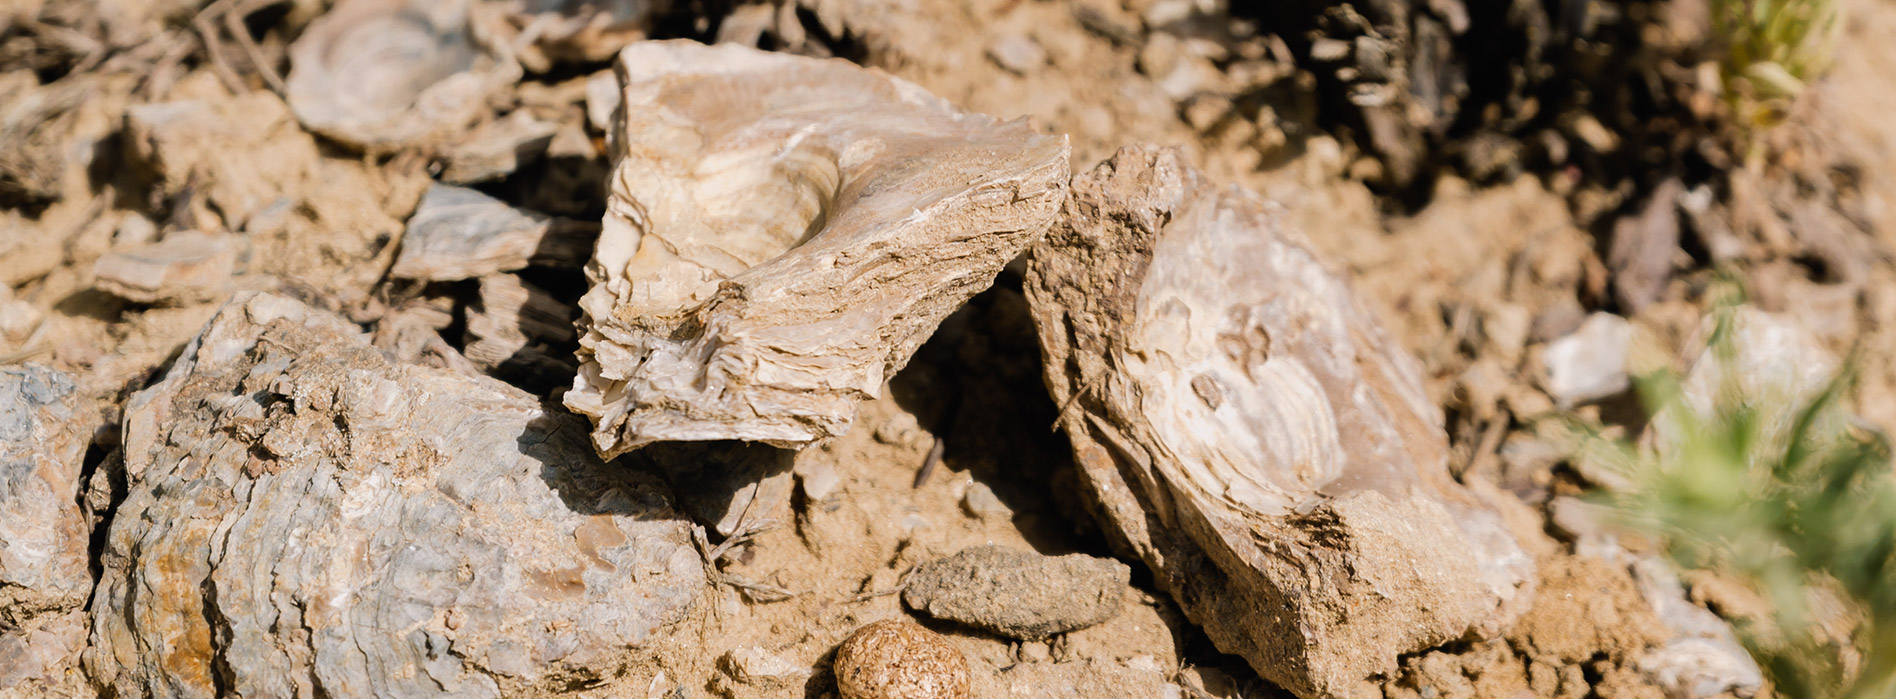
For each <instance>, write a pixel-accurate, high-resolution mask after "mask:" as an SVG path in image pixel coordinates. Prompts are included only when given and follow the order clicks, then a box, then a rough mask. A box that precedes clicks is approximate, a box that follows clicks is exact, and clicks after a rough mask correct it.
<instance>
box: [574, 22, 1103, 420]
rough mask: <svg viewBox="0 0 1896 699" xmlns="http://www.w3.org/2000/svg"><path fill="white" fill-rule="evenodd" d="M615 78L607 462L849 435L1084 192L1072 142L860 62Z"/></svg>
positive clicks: (629, 61)
mask: <svg viewBox="0 0 1896 699" xmlns="http://www.w3.org/2000/svg"><path fill="white" fill-rule="evenodd" d="M617 68H618V72H619V75H620V79H621V81H622V85H623V96H624V99H623V101H622V106H621V108H620V109H619V113H618V114H619V116H618V118H617V121H616V122H615V127H614V129H613V132H612V134H611V140H612V143H613V149H614V156H615V159H616V165H615V167H614V170H613V174H612V176H611V179H610V181H609V188H610V191H609V199H608V202H607V213H606V216H605V220H604V223H603V231H602V233H601V236H600V240H599V243H598V246H597V248H596V249H595V252H594V256H593V260H592V262H591V264H590V265H589V266H588V268H587V275H588V279H589V280H590V282H591V283H592V288H591V289H590V290H589V291H588V292H587V294H586V296H585V297H584V298H583V299H582V300H581V302H580V307H581V310H582V311H583V314H584V317H583V318H582V320H581V328H582V334H581V339H580V350H579V358H580V360H581V366H580V370H579V375H578V377H577V378H576V379H575V380H574V385H573V390H572V391H570V392H568V393H567V394H566V404H567V406H568V407H570V408H572V409H573V410H575V411H577V412H580V413H583V414H585V415H587V416H589V417H591V418H592V420H593V422H594V425H595V429H594V432H593V439H594V442H595V444H596V445H597V446H598V448H599V451H600V453H601V454H603V455H606V456H613V455H616V454H619V453H622V452H625V451H628V450H631V449H635V448H638V447H640V446H642V445H645V444H649V443H651V442H654V441H660V440H667V441H703V440H719V439H738V440H746V441H755V442H767V443H770V444H773V445H776V446H782V447H794V446H801V445H806V444H809V443H811V442H813V441H816V440H818V439H822V438H825V437H829V436H833V435H836V434H840V433H841V432H843V431H844V430H846V429H848V427H849V425H850V422H851V421H852V420H853V419H854V416H855V411H856V404H857V402H858V401H860V400H862V399H865V398H869V397H873V396H875V395H877V394H878V392H879V391H880V389H881V386H882V383H883V379H884V378H885V377H887V376H888V375H890V374H891V373H893V372H894V371H895V370H897V369H900V368H901V367H902V366H903V365H904V364H905V363H906V362H907V361H908V358H909V356H910V355H911V354H913V353H914V351H915V349H916V348H917V347H918V346H919V345H920V344H921V343H922V341H923V340H925V339H927V337H928V335H929V334H930V333H931V332H933V330H934V329H935V327H936V325H937V324H939V323H940V322H941V320H942V318H944V317H946V316H947V315H948V313H949V312H951V311H953V310H954V309H955V308H956V307H958V306H960V305H961V304H962V303H963V302H964V301H966V300H967V299H968V298H970V297H972V296H973V295H974V294H975V293H977V292H979V291H981V290H982V289H985V288H987V286H989V285H990V284H992V283H993V280H994V277H995V275H996V274H998V273H999V272H1000V270H1001V268H1002V267H1003V266H1005V265H1006V264H1007V262H1008V261H1009V260H1011V259H1013V258H1014V257H1015V256H1017V255H1018V254H1019V253H1020V252H1021V251H1022V250H1023V249H1025V247H1026V246H1027V245H1028V244H1029V243H1031V242H1032V241H1033V240H1034V239H1036V238H1037V237H1038V236H1040V235H1041V234H1042V233H1044V231H1045V230H1046V227H1047V226H1048V225H1049V224H1050V223H1051V222H1052V219H1053V216H1054V215H1055V214H1056V213H1057V212H1058V210H1059V206H1060V202H1061V201H1062V200H1063V199H1064V198H1065V194H1066V177H1067V172H1068V170H1067V145H1066V139H1065V137H1064V136H1044V135H1039V134H1037V133H1035V132H1034V130H1033V129H1032V128H1031V127H1029V126H1028V125H1027V124H1026V123H1025V122H1020V121H1016V122H1008V123H1003V122H998V121H996V120H994V119H992V118H990V117H987V116H983V115H979V114H968V113H964V112H960V111H958V110H956V109H954V108H953V107H951V106H949V105H948V104H947V103H946V102H944V101H942V100H940V99H938V98H936V97H934V96H931V95H929V94H927V93H926V92H924V91H923V90H922V89H921V88H919V87H916V86H915V85H912V84H910V83H907V82H904V81H902V80H899V79H896V78H893V77H890V76H888V75H885V74H883V73H881V72H878V71H875V70H871V69H865V68H861V67H858V66H855V65H853V64H851V63H848V62H846V61H841V60H820V59H811V58H802V57H796V56H789V55H782V54H772V53H766V52H762V51H757V50H755V49H750V48H745V47H740V46H732V45H720V46H705V45H702V44H697V43H694V42H689V41H663V42H644V43H639V44H634V45H632V46H630V47H627V48H626V50H625V51H623V52H621V53H620V55H619V59H618V63H617Z"/></svg>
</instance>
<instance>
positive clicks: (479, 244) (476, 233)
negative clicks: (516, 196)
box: [389, 184, 596, 281]
mask: <svg viewBox="0 0 1896 699" xmlns="http://www.w3.org/2000/svg"><path fill="white" fill-rule="evenodd" d="M595 233H596V230H595V229H594V227H593V226H592V225H590V224H586V225H580V224H575V223H573V222H570V221H564V220H558V219H551V218H548V217H546V216H543V215H541V214H537V213H534V212H531V211H525V210H522V209H516V208H513V207H511V206H508V205H507V203H506V202H503V201H501V200H499V199H495V198H493V197H490V196H487V195H485V194H482V193H480V192H478V191H475V190H472V189H468V188H465V187H455V186H451V185H444V184H438V185H435V186H433V187H430V188H428V191H427V192H426V193H424V194H422V195H421V203H420V204H419V205H418V206H416V208H415V215H414V216H412V217H410V218H409V219H408V230H407V232H405V233H403V234H402V251H401V254H400V255H398V256H396V258H395V266H394V267H393V268H392V269H390V270H389V274H392V275H394V276H397V277H401V278H403V279H426V280H429V281H454V280H457V279H472V278H475V277H483V276H487V275H490V274H493V273H495V272H506V271H511V270H516V269H521V268H524V267H526V266H528V265H529V264H534V265H545V266H553V267H578V266H579V265H580V264H581V263H583V262H584V261H585V260H586V256H587V255H590V254H592V241H593V238H594V237H595Z"/></svg>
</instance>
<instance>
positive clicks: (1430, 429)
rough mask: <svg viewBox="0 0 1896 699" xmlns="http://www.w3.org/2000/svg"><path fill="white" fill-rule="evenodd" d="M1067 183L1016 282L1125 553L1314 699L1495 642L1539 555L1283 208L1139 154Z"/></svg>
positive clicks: (1167, 158) (1405, 361) (1263, 668)
mask: <svg viewBox="0 0 1896 699" xmlns="http://www.w3.org/2000/svg"><path fill="white" fill-rule="evenodd" d="M1071 192H1072V196H1071V198H1070V199H1069V201H1068V205H1067V211H1066V216H1065V217H1064V218H1063V219H1062V221H1061V222H1060V223H1059V224H1058V225H1056V226H1055V227H1054V229H1053V231H1052V232H1050V233H1049V234H1048V237H1047V238H1046V240H1045V241H1043V242H1042V243H1040V244H1039V245H1037V246H1036V247H1035V248H1034V250H1033V253H1032V261H1031V264H1030V265H1029V268H1028V272H1027V278H1026V286H1025V289H1026V293H1027V298H1028V301H1029V302H1030V304H1031V306H1032V310H1033V314H1034V318H1035V321H1036V324H1037V326H1038V328H1039V331H1040V340H1041V346H1042V348H1043V350H1044V352H1045V354H1044V357H1043V361H1044V362H1045V369H1046V376H1047V384H1048V387H1049V389H1050V390H1051V392H1052V394H1053V398H1054V400H1055V402H1056V403H1057V404H1060V405H1068V406H1070V407H1069V408H1067V409H1066V410H1065V411H1064V412H1063V414H1062V417H1061V419H1060V425H1061V427H1062V428H1063V429H1064V430H1065V431H1066V433H1067V435H1068V436H1069V438H1070V439H1071V440H1072V442H1073V446H1074V451H1075V455H1076V457H1077V461H1078V463H1079V466H1080V469H1081V480H1082V481H1083V482H1084V483H1085V484H1086V485H1087V486H1088V488H1089V490H1090V491H1091V495H1092V496H1093V498H1094V499H1095V500H1097V501H1098V503H1099V504H1100V508H1099V511H1100V512H1101V513H1102V514H1103V515H1104V516H1105V517H1104V519H1105V520H1106V524H1107V529H1108V531H1109V532H1111V533H1112V534H1113V535H1114V536H1115V537H1116V538H1117V539H1118V541H1117V542H1116V543H1117V544H1118V545H1119V546H1121V547H1122V548H1123V549H1125V550H1127V551H1128V552H1129V553H1131V554H1133V555H1137V556H1138V557H1140V558H1142V559H1143V560H1145V562H1146V563H1147V565H1149V566H1150V567H1151V568H1152V570H1153V572H1154V573H1155V574H1156V575H1157V577H1158V580H1159V582H1160V583H1161V584H1162V585H1163V586H1164V587H1165V588H1166V589H1167V590H1168V591H1169V592H1171V593H1172V595H1173V597H1174V598H1175V599H1177V600H1178V601H1179V603H1180V605H1181V606H1182V607H1183V609H1184V610H1185V612H1186V613H1187V615H1188V616H1190V617H1191V618H1192V619H1193V620H1194V621H1196V622H1197V623H1199V624H1201V625H1203V626H1204V627H1205V630H1206V633H1207V634H1208V635H1209V636H1210V637H1211V639H1212V640H1213V642H1215V643H1216V644H1217V645H1218V647H1219V648H1220V649H1222V650H1224V651H1225V652H1229V653H1235V654H1238V655H1242V656H1243V657H1244V658H1246V659H1247V660H1248V661H1250V663H1251V665H1252V666H1253V667H1254V668H1256V669H1257V671H1258V672H1259V673H1260V674H1262V675H1263V676H1265V677H1266V678H1268V679H1270V680H1272V681H1274V682H1276V683H1277V684H1279V685H1280V686H1282V687H1284V688H1285V689H1288V690H1290V691H1291V692H1293V693H1295V694H1297V695H1298V696H1301V697H1305V698H1306V699H1310V698H1313V697H1332V696H1345V695H1349V696H1354V694H1352V693H1351V692H1353V691H1354V690H1355V689H1356V688H1360V687H1362V686H1363V684H1362V683H1363V682H1365V681H1366V680H1368V679H1369V678H1371V677H1372V676H1373V675H1376V674H1378V673H1386V672H1389V671H1392V670H1394V669H1395V668H1396V659H1397V656H1398V655H1400V654H1403V653H1409V652H1413V651H1417V650H1421V649H1424V648H1428V647H1430V646H1434V645H1437V644H1441V643H1445V642H1448V641H1452V640H1454V639H1458V638H1462V637H1464V636H1466V635H1469V634H1471V633H1473V634H1477V635H1478V634H1483V633H1493V632H1495V631H1497V630H1499V628H1498V627H1499V626H1500V625H1501V624H1502V623H1504V622H1505V617H1506V616H1507V615H1508V614H1510V613H1514V612H1516V611H1517V610H1518V609H1519V607H1520V605H1521V604H1523V603H1524V600H1525V598H1526V597H1527V593H1528V590H1527V586H1528V585H1529V584H1530V581H1531V580H1532V579H1533V578H1532V571H1531V565H1532V563H1531V560H1530V559H1529V558H1528V556H1527V555H1526V554H1525V553H1523V551H1522V550H1521V548H1520V547H1519V545H1518V543H1517V542H1516V541H1515V540H1514V538H1513V537H1512V535H1511V534H1510V533H1509V532H1508V530H1506V529H1505V528H1504V526H1503V524H1502V522H1501V520H1500V517H1499V515H1498V513H1497V512H1496V511H1495V510H1494V509H1492V506H1491V505H1489V504H1488V503H1486V502H1484V501H1482V500H1480V499H1479V498H1478V497H1477V496H1476V495H1475V494H1474V493H1472V492H1471V491H1468V490H1467V489H1465V488H1464V487H1463V486H1461V485H1459V484H1457V483H1456V482H1455V481H1454V480H1453V479H1452V478H1450V476H1449V474H1448V470H1447V459H1448V448H1447V438H1446V435H1445V434H1444V431H1443V428H1442V416H1441V413H1440V412H1439V410H1438V409H1437V408H1436V407H1435V405H1434V404H1432V403H1430V402H1429V400H1428V398H1427V395H1426V394H1425V393H1424V392H1423V389H1422V385H1421V380H1420V378H1419V375H1418V371H1417V369H1416V366H1415V362H1414V360H1413V359H1411V358H1410V357H1408V356H1406V355H1405V354H1403V352H1402V350H1401V348H1400V346H1398V345H1397V344H1396V343H1395V342H1394V341H1392V340H1391V339H1390V338H1389V337H1388V336H1387V335H1386V334H1385V333H1384V332H1383V331H1382V329H1381V328H1380V327H1378V325H1377V323H1376V321H1375V319H1374V318H1373V317H1371V316H1370V315H1369V313H1368V312H1367V311H1365V310H1364V309H1363V307H1362V306H1361V305H1360V304H1358V302H1357V301H1356V300H1355V298H1354V297H1353V296H1352V295H1351V293H1350V290H1349V289H1348V287H1347V285H1346V284H1345V283H1344V282H1343V280H1342V279H1341V278H1339V277H1338V276H1336V275H1335V274H1333V273H1332V272H1330V271H1329V270H1328V269H1326V268H1325V267H1324V266H1323V264H1322V263H1321V262H1320V261H1318V259H1317V258H1316V257H1315V255H1314V253H1313V252H1312V251H1311V249H1310V247H1309V245H1308V243H1307V242H1306V241H1304V240H1303V239H1302V237H1301V236H1300V235H1298V234H1296V233H1292V232H1289V231H1286V230H1284V229H1283V225H1282V224H1281V223H1280V222H1279V219H1278V215H1277V214H1276V213H1275V210H1274V209H1273V207H1272V205H1270V204H1267V203H1266V202H1264V201H1263V200H1261V199H1260V198H1259V197H1257V196H1256V195H1254V194H1251V193H1249V192H1246V191H1244V190H1241V189H1236V188H1231V189H1223V188H1219V187H1216V186H1213V185H1212V184H1210V183H1208V182H1206V181H1204V179H1203V178H1202V177H1201V176H1200V175H1199V174H1198V173H1197V172H1196V171H1194V170H1192V169H1191V168H1190V167H1189V166H1187V165H1185V164H1184V163H1182V162H1180V159H1179V157H1178V155H1177V153H1176V152H1174V151H1167V150H1159V149H1156V148H1151V147H1133V148H1128V149H1125V150H1122V151H1121V152H1120V153H1119V154H1118V155H1117V156H1115V157H1114V158H1113V159H1111V160H1109V161H1107V162H1106V163H1104V164H1102V165H1101V166H1100V167H1098V168H1097V169H1095V170H1094V171H1093V172H1092V173H1089V174H1086V175H1082V176H1079V177H1076V178H1074V181H1073V184H1072V187H1071Z"/></svg>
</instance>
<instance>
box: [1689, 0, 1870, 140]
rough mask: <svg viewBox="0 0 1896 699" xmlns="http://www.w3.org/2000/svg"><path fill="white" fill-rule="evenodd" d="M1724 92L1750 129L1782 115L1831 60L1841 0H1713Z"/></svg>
mask: <svg viewBox="0 0 1896 699" xmlns="http://www.w3.org/2000/svg"><path fill="white" fill-rule="evenodd" d="M1711 12H1712V29H1713V31H1714V32H1716V35H1717V36H1718V37H1719V40H1720V41H1722V42H1723V48H1724V52H1723V56H1722V60H1721V61H1720V64H1721V65H1720V68H1721V74H1722V78H1723V80H1724V86H1725V89H1724V94H1725V97H1726V99H1727V100H1728V103H1729V104H1730V105H1731V107H1732V111H1733V113H1734V114H1735V115H1736V116H1737V119H1738V123H1739V125H1740V127H1741V128H1742V129H1743V130H1745V131H1747V132H1750V131H1752V130H1755V129H1759V128H1764V127H1769V126H1772V125H1775V124H1777V123H1779V122H1780V121H1782V120H1783V119H1784V117H1785V115H1787V114H1788V113H1789V111H1790V103H1791V102H1792V101H1794V100H1795V99H1796V98H1797V96H1798V95H1800V94H1802V93H1803V91H1804V87H1805V86H1806V85H1808V84H1809V83H1810V82H1811V81H1812V80H1814V79H1816V78H1817V76H1819V75H1821V74H1822V73H1823V72H1824V70H1825V69H1826V68H1828V67H1829V65H1830V58H1831V52H1832V50H1833V49H1834V48H1835V46H1836V40H1837V33H1838V31H1839V30H1840V28H1841V27H1842V26H1843V25H1842V22H1841V21H1840V18H1839V12H1838V9H1837V2H1836V0H1712V2H1711Z"/></svg>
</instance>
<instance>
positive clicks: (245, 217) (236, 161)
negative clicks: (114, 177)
mask: <svg viewBox="0 0 1896 699" xmlns="http://www.w3.org/2000/svg"><path fill="white" fill-rule="evenodd" d="M125 143H126V145H127V146H129V149H130V155H131V156H132V157H133V158H134V162H137V163H139V164H140V165H141V166H142V167H144V168H146V169H148V170H150V171H151V173H152V175H153V176H154V178H155V180H156V182H155V184H156V186H157V188H158V194H161V195H162V196H165V197H167V198H176V197H180V196H185V195H187V193H191V190H195V189H202V190H203V196H204V198H205V200H206V201H207V202H209V203H210V204H211V205H212V207H214V210H213V211H209V212H207V213H210V214H211V215H215V216H216V217H218V218H220V219H222V225H221V226H218V225H217V223H216V222H213V221H197V222H195V225H198V226H202V227H205V228H206V229H207V230H208V229H215V228H220V227H221V228H222V229H224V230H232V231H237V230H243V229H244V228H245V226H246V225H247V224H248V223H249V222H250V220H251V218H252V217H255V216H258V215H259V214H260V212H264V211H265V210H267V209H269V208H271V207H273V206H277V205H280V204H281V203H283V202H288V201H292V200H294V199H295V198H296V197H297V196H298V195H299V194H301V190H302V188H303V183H304V182H305V181H306V180H307V179H309V178H311V177H314V176H316V171H317V167H318V166H317V162H318V160H319V155H318V152H317V149H316V139H315V138H313V137H311V136H310V135H309V134H307V133H304V132H303V130H302V129H301V128H298V127H297V124H296V119H295V118H293V117H292V116H291V115H290V110H289V106H288V105H286V104H284V103H283V100H282V99H281V98H278V97H277V96H276V95H275V94H272V93H269V92H263V91H258V92H252V93H248V94H245V95H242V96H238V97H231V98H228V99H221V100H184V101H176V102H158V103H153V104H139V105H135V106H133V107H131V108H130V109H128V110H127V111H126V113H125ZM266 216H267V215H266ZM259 222H261V221H259Z"/></svg>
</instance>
